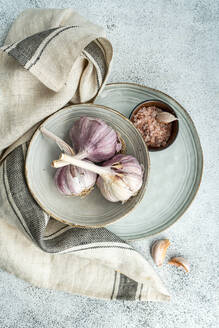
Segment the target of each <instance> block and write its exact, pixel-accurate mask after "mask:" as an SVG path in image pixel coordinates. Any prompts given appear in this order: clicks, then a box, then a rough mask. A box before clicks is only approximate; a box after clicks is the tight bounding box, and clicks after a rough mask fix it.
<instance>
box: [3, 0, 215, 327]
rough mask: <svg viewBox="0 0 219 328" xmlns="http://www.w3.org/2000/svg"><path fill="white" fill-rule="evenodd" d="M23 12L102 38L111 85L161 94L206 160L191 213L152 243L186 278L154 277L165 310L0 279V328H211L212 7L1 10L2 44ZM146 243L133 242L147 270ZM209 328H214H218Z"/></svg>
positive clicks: (172, 273)
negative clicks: (174, 105) (160, 283)
mask: <svg viewBox="0 0 219 328" xmlns="http://www.w3.org/2000/svg"><path fill="white" fill-rule="evenodd" d="M28 7H51V8H52V7H58V8H63V7H72V8H75V9H76V10H77V11H78V12H80V13H81V14H82V15H84V16H86V17H88V18H89V19H90V20H92V21H93V22H96V23H99V24H100V25H102V26H104V27H105V28H106V30H107V33H108V37H109V39H110V40H111V41H112V44H113V47H114V63H113V68H112V73H111V76H110V79H109V81H112V82H116V81H117V82H118V81H129V82H137V83H141V84H145V85H147V86H150V87H153V88H157V89H160V90H162V91H164V92H166V93H168V94H169V95H171V96H172V97H174V98H176V100H178V101H179V102H180V103H181V104H182V105H183V106H184V107H185V108H186V109H187V110H188V112H189V113H190V114H191V116H192V118H193V120H194V122H195V124H196V127H197V129H198V132H199V135H200V138H201V143H202V146H203V150H204V159H205V170H204V176H203V181H202V185H201V188H200V191H199V193H198V195H197V197H196V199H195V201H194V202H193V204H192V206H191V207H190V208H189V210H188V211H187V212H186V214H185V215H184V216H183V218H182V219H180V220H179V221H178V222H177V223H176V224H175V225H174V226H172V227H171V228H170V229H168V230H167V231H165V232H164V233H162V234H160V235H159V236H157V237H167V238H169V239H170V240H171V242H172V244H171V247H170V250H169V253H168V256H171V255H178V254H180V255H184V256H185V257H186V258H188V260H189V262H190V263H191V272H190V273H189V274H185V273H184V272H183V271H181V270H179V269H176V268H173V267H170V266H168V265H167V264H165V265H164V266H163V267H162V268H160V269H156V270H157V271H158V273H159V274H160V276H161V277H162V279H163V280H164V281H165V283H166V285H167V287H168V289H169V291H170V293H171V295H172V300H171V302H170V303H168V304H163V303H140V302H134V303H132V302H128V301H125V302H122V301H103V300H94V299H89V298H85V297H80V296H74V295H70V294H67V293H62V292H55V291H50V290H42V289H38V288H34V287H32V286H31V285H30V284H28V283H26V282H23V281H21V280H19V279H17V278H15V277H14V276H12V275H10V274H7V273H6V272H3V271H0V327H1V328H2V327H4V328H6V327H11V328H12V327H16V328H17V327H19V328H22V327H33V328H35V327H37V328H38V327H41V328H43V327H48V328H50V327H53V328H56V327H57V328H58V327H63V328H70V327H75V328H77V327H78V328H79V327H80V328H81V327H95V328H96V327H101V328H102V327H103V328H106V327H110V328H117V327H118V328H120V327H122V328H123V327H124V328H125V327H128V328H133V327H137V328H141V327H142V328H143V327H144V328H147V327H153V328H155V327H170V328H171V327H174V328H177V327H193V328H195V327H199V328H200V327H218V321H216V320H219V318H218V312H217V311H218V308H219V304H218V299H219V294H218V285H219V283H218V267H219V265H218V264H219V261H218V251H219V243H218V235H219V229H218V227H219V225H218V220H219V215H218V214H219V197H218V196H219V192H218V183H219V174H218V160H219V156H218V144H219V138H218V137H219V131H218V124H219V117H218V113H219V108H218V106H219V90H218V89H219V40H218V37H219V1H218V0H214V1H213V0H190V1H188V0H148V1H131V0H130V1H119V0H118V1H115V0H111V1H107V0H102V1H100V0H92V1H80V0H77V1H74V0H50V1H48V0H8V1H2V0H0V27H1V29H0V39H1V41H3V40H4V37H5V36H6V33H7V30H8V28H9V26H10V24H11V23H12V21H13V19H14V18H15V17H16V16H17V14H18V13H20V12H21V11H22V10H23V9H25V8H28ZM153 240H154V238H149V239H147V240H141V241H137V242H133V245H134V247H135V248H136V249H138V250H139V251H140V252H141V253H142V254H143V255H144V256H145V257H146V258H147V259H148V260H149V261H150V262H151V263H152V260H151V258H150V255H149V245H150V244H151V242H152V241H153ZM216 322H217V323H216Z"/></svg>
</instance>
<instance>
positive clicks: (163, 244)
mask: <svg viewBox="0 0 219 328" xmlns="http://www.w3.org/2000/svg"><path fill="white" fill-rule="evenodd" d="M169 246H170V241H169V239H161V240H157V241H155V242H154V243H153V245H152V247H151V256H152V258H153V260H154V262H155V264H156V265H157V266H161V265H162V264H163V262H164V259H165V256H166V252H167V248H168V247H169Z"/></svg>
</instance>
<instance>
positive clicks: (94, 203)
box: [25, 104, 149, 228]
mask: <svg viewBox="0 0 219 328" xmlns="http://www.w3.org/2000/svg"><path fill="white" fill-rule="evenodd" d="M81 116H89V117H98V118H101V119H103V120H104V121H105V122H106V123H107V124H108V125H110V126H112V127H113V128H114V129H115V130H116V131H118V132H119V133H120V134H121V136H122V138H123V139H124V141H125V143H126V148H127V149H126V153H127V154H130V155H133V156H135V157H136V158H137V159H138V161H139V162H140V163H141V164H143V166H144V168H145V171H144V177H143V185H142V188H141V189H140V191H139V192H138V194H137V195H136V196H135V197H132V198H130V199H129V200H128V201H127V202H126V203H125V204H122V203H121V202H117V203H112V202H109V201H107V200H106V199H105V198H104V197H103V196H102V195H101V193H100V191H99V189H98V188H97V187H95V189H94V190H93V191H92V192H91V193H90V194H89V195H87V196H86V197H84V198H80V197H74V196H63V195H61V194H60V193H59V191H58V190H57V188H56V186H55V183H54V175H55V172H56V170H55V169H54V168H52V167H51V162H52V161H53V160H55V159H58V158H59V155H60V150H59V148H58V147H57V145H56V144H55V143H54V142H53V141H51V140H50V139H48V138H46V137H45V136H43V135H42V134H41V132H40V131H39V129H38V130H37V131H36V132H35V134H34V135H33V137H32V139H31V142H30V145H29V148H28V152H27V157H26V164H25V166H26V169H25V174H26V180H27V183H28V187H29V189H30V191H31V193H32V195H33V197H34V198H35V200H36V201H37V203H38V204H39V205H40V206H41V207H42V208H43V209H44V210H45V212H47V213H48V214H49V215H50V216H51V217H53V218H55V219H57V220H59V221H62V222H65V223H67V224H70V225H76V226H82V227H91V228H97V227H104V226H106V225H108V224H110V223H112V222H115V221H117V220H119V219H121V218H123V217H124V216H126V215H127V214H128V213H130V212H131V211H132V210H133V209H134V208H135V207H136V206H137V205H138V204H139V202H140V200H141V199H142V197H143V195H144V193H145V188H146V183H147V180H148V171H149V155H148V150H147V148H146V147H145V143H144V140H143V139H142V137H141V135H140V133H139V132H138V131H137V129H136V128H135V127H134V125H133V124H132V123H131V122H130V120H129V119H127V118H126V117H125V116H123V115H122V114H120V113H119V112H117V111H115V110H113V109H110V108H107V107H104V106H100V105H93V104H82V105H74V106H71V107H66V108H64V109H62V110H60V111H58V112H57V113H55V114H53V115H52V116H50V117H49V118H48V119H47V120H46V121H44V123H43V124H42V126H44V127H45V128H46V129H48V130H50V131H51V132H53V133H54V134H56V135H57V136H59V137H60V138H62V139H64V140H65V141H66V142H69V143H70V141H69V139H68V132H69V129H70V128H71V126H72V124H73V122H74V121H76V120H78V119H79V118H80V117H81Z"/></svg>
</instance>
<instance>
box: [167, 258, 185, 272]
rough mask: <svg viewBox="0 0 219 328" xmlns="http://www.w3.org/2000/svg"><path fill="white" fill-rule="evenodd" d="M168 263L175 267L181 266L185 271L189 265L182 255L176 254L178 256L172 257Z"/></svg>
mask: <svg viewBox="0 0 219 328" xmlns="http://www.w3.org/2000/svg"><path fill="white" fill-rule="evenodd" d="M168 263H169V264H172V265H175V266H177V267H183V268H184V270H185V271H186V272H189V270H190V265H189V263H188V261H187V260H186V259H184V257H181V256H178V257H172V258H171V259H170V260H169V261H168Z"/></svg>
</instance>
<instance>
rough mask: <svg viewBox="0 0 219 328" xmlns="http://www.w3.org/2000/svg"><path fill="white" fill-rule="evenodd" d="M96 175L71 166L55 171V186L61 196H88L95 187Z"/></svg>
mask: <svg viewBox="0 0 219 328" xmlns="http://www.w3.org/2000/svg"><path fill="white" fill-rule="evenodd" d="M96 179H97V175H96V173H94V172H91V171H87V170H84V169H83V168H80V167H75V166H73V165H66V166H63V167H60V168H58V169H57V171H56V174H55V184H56V186H57V188H58V190H59V192H60V193H61V194H64V195H66V196H83V195H86V194H88V193H89V192H90V191H91V190H92V187H93V186H94V185H95V182H96Z"/></svg>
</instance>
